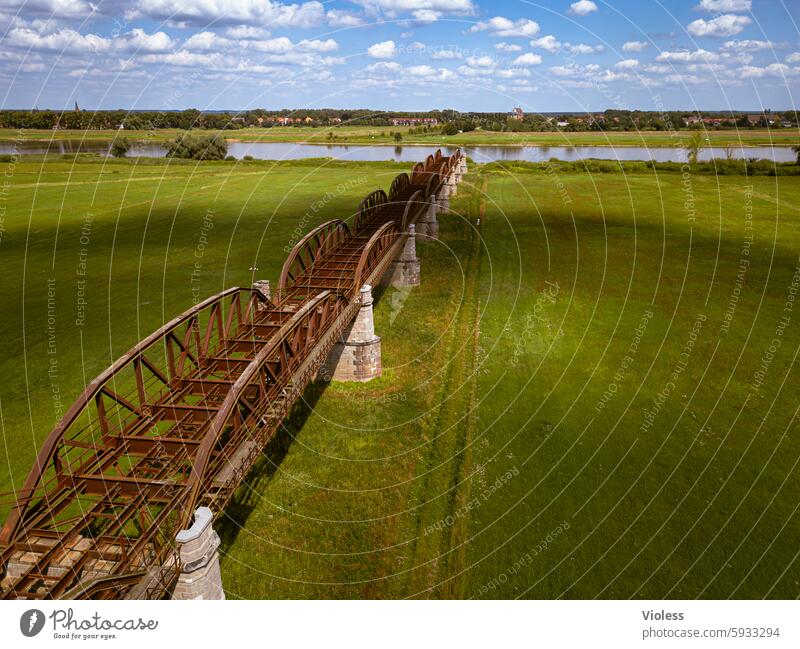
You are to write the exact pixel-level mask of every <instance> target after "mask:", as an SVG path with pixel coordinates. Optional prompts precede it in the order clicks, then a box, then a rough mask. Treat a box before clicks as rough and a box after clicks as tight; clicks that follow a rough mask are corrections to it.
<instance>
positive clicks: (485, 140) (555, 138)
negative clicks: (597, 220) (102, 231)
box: [0, 126, 798, 147]
mask: <svg viewBox="0 0 800 649" xmlns="http://www.w3.org/2000/svg"><path fill="white" fill-rule="evenodd" d="M195 130H196V132H198V133H207V134H217V133H219V131H213V130H208V131H206V130H204V129H195ZM410 131H411V127H409V126H385V127H379V126H336V127H333V128H331V127H321V126H308V127H306V126H303V127H291V126H274V127H271V128H241V129H236V130H231V131H223V132H222V135H224V137H226V138H228V139H229V140H232V141H241V142H297V143H308V144H330V143H333V144H384V145H395V144H397V143H396V142H395V140H394V133H400V134H401V135H402V136H403V140H402V144H403V145H408V144H419V145H426V146H438V145H449V146H480V145H485V146H524V145H529V146H646V147H682V146H684V145H685V144H686V142H687V141H688V140H689V138H690V137H691V135H692V131H689V130H681V131H675V132H670V131H607V132H596V131H583V132H574V133H571V132H568V131H548V132H540V131H523V132H519V133H512V132H505V133H501V132H494V131H482V130H481V131H478V130H476V131H470V132H469V133H459V134H458V135H450V136H448V135H442V134H441V133H439V132H431V133H410ZM180 132H181V131H179V130H177V129H157V130H152V131H125V132H123V133H122V134H123V135H124V136H125V137H127V138H129V139H131V140H136V141H142V142H165V141H167V140H170V139H174V138H175V136H176V135H178V134H179V133H180ZM703 134H704V136H705V137H706V138H707V144H706V146H718V147H724V146H728V145H730V146H732V147H741V146H745V147H747V146H794V145H796V144H798V139H797V129H791V128H780V127H776V128H773V129H749V128H748V129H741V130H739V129H730V130H708V131H705V132H704V133H703ZM119 135H120V132H119V131H113V130H96V131H92V130H88V131H81V130H77V131H76V130H67V129H64V130H58V131H53V130H37V129H27V130H17V129H0V141H5V142H13V141H23V142H24V141H26V140H51V139H56V140H73V141H76V142H77V141H88V142H93V141H109V140H113V139H114V138H115V137H117V136H119Z"/></svg>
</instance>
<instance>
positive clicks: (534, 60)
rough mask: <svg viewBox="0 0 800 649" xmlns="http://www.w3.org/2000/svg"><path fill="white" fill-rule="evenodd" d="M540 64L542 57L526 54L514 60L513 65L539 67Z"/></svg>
mask: <svg viewBox="0 0 800 649" xmlns="http://www.w3.org/2000/svg"><path fill="white" fill-rule="evenodd" d="M541 62H542V57H541V56H539V55H538V54H532V53H531V52H526V53H525V54H523V55H522V56H518V57H517V58H516V59H514V65H539V64H540V63H541Z"/></svg>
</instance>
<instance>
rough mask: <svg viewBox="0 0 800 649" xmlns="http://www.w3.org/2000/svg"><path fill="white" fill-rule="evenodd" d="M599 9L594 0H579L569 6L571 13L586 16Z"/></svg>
mask: <svg viewBox="0 0 800 649" xmlns="http://www.w3.org/2000/svg"><path fill="white" fill-rule="evenodd" d="M593 11H597V5H596V4H595V3H594V2H592V0H578V2H573V3H572V4H571V5H570V6H569V13H571V14H573V15H575V16H585V15H587V14H590V13H592V12H593Z"/></svg>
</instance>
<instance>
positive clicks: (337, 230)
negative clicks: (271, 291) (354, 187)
mask: <svg viewBox="0 0 800 649" xmlns="http://www.w3.org/2000/svg"><path fill="white" fill-rule="evenodd" d="M351 236H352V235H351V234H350V228H349V227H347V223H345V222H344V221H342V220H340V219H333V220H332V221H327V222H325V223H322V224H321V225H318V226H317V227H316V228H314V229H313V230H311V232H309V233H308V234H307V235H305V236H304V237H303V238H302V239H300V241H298V242H297V243H296V244H295V246H294V247H293V248H292V250H291V252H290V253H289V256H288V257H287V258H286V261H285V262H284V263H283V268H282V269H281V274H280V278H279V279H278V291H279V293H280V295H281V296H283V295H284V294H285V293H286V291H287V290H288V289H289V288H291V287H292V286H293V285H294V282H295V281H296V280H297V278H298V277H299V276H300V275H302V274H303V273H304V272H306V271H307V270H308V269H310V268H312V267H313V266H314V264H315V263H316V262H317V260H318V259H319V258H320V257H322V256H323V255H325V253H327V252H330V251H331V250H333V249H335V248H336V247H337V246H339V245H341V243H342V242H344V241H346V240H347V239H349V238H350V237H351Z"/></svg>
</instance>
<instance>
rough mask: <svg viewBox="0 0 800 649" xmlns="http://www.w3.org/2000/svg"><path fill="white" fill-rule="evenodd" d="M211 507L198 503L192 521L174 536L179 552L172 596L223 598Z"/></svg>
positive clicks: (184, 598) (175, 597)
mask: <svg viewBox="0 0 800 649" xmlns="http://www.w3.org/2000/svg"><path fill="white" fill-rule="evenodd" d="M213 518H214V517H213V516H212V514H211V510H210V509H209V508H208V507H198V508H197V510H195V513H194V524H193V525H192V526H191V527H190V528H189V529H188V530H181V531H180V532H178V535H177V536H176V537H175V540H176V541H177V544H178V548H179V552H180V565H181V568H180V574H179V576H178V583H177V584H176V585H175V588H174V590H173V591H172V599H180V600H186V599H225V591H223V590H222V576H221V575H220V572H219V553H218V549H219V536H217V533H216V532H215V531H214V528H213V527H212V525H211V523H212V521H213Z"/></svg>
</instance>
